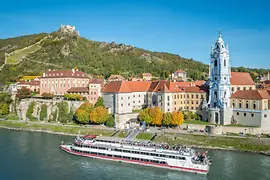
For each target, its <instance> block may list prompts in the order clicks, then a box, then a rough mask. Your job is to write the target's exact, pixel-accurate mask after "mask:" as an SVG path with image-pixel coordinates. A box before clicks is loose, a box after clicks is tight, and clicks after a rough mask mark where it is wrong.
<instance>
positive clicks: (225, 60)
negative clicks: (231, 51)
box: [224, 59, 226, 67]
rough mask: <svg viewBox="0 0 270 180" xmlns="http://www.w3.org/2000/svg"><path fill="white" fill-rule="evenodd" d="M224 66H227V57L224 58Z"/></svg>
mask: <svg viewBox="0 0 270 180" xmlns="http://www.w3.org/2000/svg"><path fill="white" fill-rule="evenodd" d="M224 66H225V67H226V59H224Z"/></svg>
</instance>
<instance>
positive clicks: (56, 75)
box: [41, 69, 89, 79]
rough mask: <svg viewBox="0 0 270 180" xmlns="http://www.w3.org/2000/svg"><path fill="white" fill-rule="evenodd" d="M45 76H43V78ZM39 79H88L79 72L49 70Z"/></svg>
mask: <svg viewBox="0 0 270 180" xmlns="http://www.w3.org/2000/svg"><path fill="white" fill-rule="evenodd" d="M44 75H45V76H44ZM44 75H43V76H42V77H41V78H59V77H62V78H63V77H73V78H87V79H89V77H88V76H87V75H86V74H85V73H84V72H82V71H79V70H74V69H73V70H49V71H47V72H45V73H44Z"/></svg>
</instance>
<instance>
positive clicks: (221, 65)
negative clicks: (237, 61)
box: [208, 31, 231, 124]
mask: <svg viewBox="0 0 270 180" xmlns="http://www.w3.org/2000/svg"><path fill="white" fill-rule="evenodd" d="M230 79H231V65H230V56H229V48H228V44H227V45H225V43H224V41H223V39H222V37H221V33H220V31H219V36H218V39H217V41H216V43H215V46H214V47H213V46H212V50H211V54H210V65H209V101H208V114H209V116H208V120H209V122H212V123H217V124H227V123H226V122H225V121H227V118H228V117H227V115H229V114H230V113H229V112H227V111H230V110H229V109H230V107H229V106H230V96H231V83H230Z"/></svg>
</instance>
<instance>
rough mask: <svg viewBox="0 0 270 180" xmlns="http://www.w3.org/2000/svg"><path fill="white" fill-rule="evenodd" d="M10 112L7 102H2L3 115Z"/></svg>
mask: <svg viewBox="0 0 270 180" xmlns="http://www.w3.org/2000/svg"><path fill="white" fill-rule="evenodd" d="M8 113H9V107H8V104H7V103H4V104H2V107H1V115H7V114H8Z"/></svg>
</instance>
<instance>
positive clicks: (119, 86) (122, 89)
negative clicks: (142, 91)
mask: <svg viewBox="0 0 270 180" xmlns="http://www.w3.org/2000/svg"><path fill="white" fill-rule="evenodd" d="M102 92H104V93H129V92H131V90H130V89H129V88H128V87H127V85H126V83H125V81H111V82H109V84H107V85H106V86H105V88H104V89H103V91H102Z"/></svg>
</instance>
